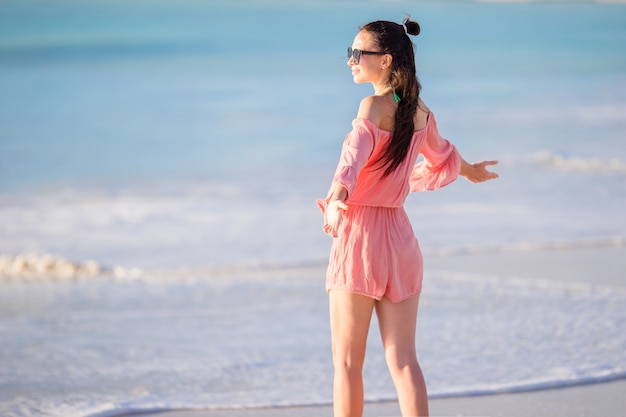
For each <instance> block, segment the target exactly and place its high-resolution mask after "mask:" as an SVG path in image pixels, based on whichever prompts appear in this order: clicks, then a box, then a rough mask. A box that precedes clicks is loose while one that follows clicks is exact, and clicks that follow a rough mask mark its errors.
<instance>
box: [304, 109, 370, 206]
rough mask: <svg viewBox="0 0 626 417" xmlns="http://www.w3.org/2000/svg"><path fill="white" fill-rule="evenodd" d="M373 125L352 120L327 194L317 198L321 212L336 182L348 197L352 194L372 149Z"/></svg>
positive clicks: (364, 121) (366, 121)
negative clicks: (323, 197)
mask: <svg viewBox="0 0 626 417" xmlns="http://www.w3.org/2000/svg"><path fill="white" fill-rule="evenodd" d="M373 127H375V125H374V124H373V123H372V122H371V121H369V120H366V119H355V120H354V121H353V122H352V130H351V131H350V133H348V134H347V135H346V138H345V140H344V142H343V147H342V149H341V157H340V158H339V163H338V164H337V170H336V171H335V175H334V177H333V181H332V183H331V185H330V189H329V190H328V195H327V197H326V199H325V200H317V205H318V207H319V208H320V210H321V211H322V213H324V211H325V209H326V205H327V203H328V199H329V198H330V196H331V194H332V192H333V190H334V189H335V186H336V185H337V184H340V185H342V186H343V187H345V188H346V190H347V191H348V199H349V198H350V195H352V192H353V191H354V187H356V180H357V177H358V176H359V173H360V172H361V169H363V167H364V166H365V165H366V164H367V162H368V160H369V158H370V156H371V155H372V151H373V150H374V136H375V132H374V129H373Z"/></svg>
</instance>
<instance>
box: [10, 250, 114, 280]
mask: <svg viewBox="0 0 626 417" xmlns="http://www.w3.org/2000/svg"><path fill="white" fill-rule="evenodd" d="M104 272H105V270H104V269H103V268H102V267H101V266H100V265H99V264H98V263H97V262H95V261H92V260H88V261H85V262H72V261H69V260H67V259H63V258H60V257H55V256H52V255H48V254H44V255H38V254H23V255H16V256H10V255H4V256H0V281H2V280H21V281H36V280H37V281H39V280H51V281H65V280H72V279H80V278H86V277H95V276H98V275H101V274H103V273H104Z"/></svg>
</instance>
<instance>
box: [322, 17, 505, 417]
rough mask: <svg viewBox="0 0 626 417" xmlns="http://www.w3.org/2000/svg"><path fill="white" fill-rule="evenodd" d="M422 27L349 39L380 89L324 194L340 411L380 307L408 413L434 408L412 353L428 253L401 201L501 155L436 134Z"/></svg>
mask: <svg viewBox="0 0 626 417" xmlns="http://www.w3.org/2000/svg"><path fill="white" fill-rule="evenodd" d="M419 32H420V27H419V25H418V24H417V23H416V22H413V21H410V20H409V19H408V18H407V19H405V21H404V23H403V24H402V25H400V24H397V23H394V22H387V21H376V22H372V23H368V24H367V25H365V26H363V27H362V28H361V30H360V31H359V33H358V34H357V35H356V37H355V38H354V42H353V43H352V47H350V48H348V65H349V66H350V68H351V70H352V76H353V78H354V82H356V83H371V84H372V86H373V87H374V95H372V96H369V97H365V98H364V99H363V100H362V101H361V104H360V106H359V110H358V114H357V117H356V119H354V121H353V122H352V127H353V128H352V131H351V132H350V133H349V134H348V135H347V136H346V139H345V141H344V144H343V148H342V151H341V157H340V161H339V164H338V167H337V171H336V173H335V176H334V178H333V181H332V183H331V187H330V190H329V192H328V196H327V198H326V199H325V200H318V205H319V207H320V209H321V210H322V213H323V214H324V231H325V232H326V233H328V234H329V235H331V236H332V237H333V238H334V239H333V245H332V249H331V254H330V261H329V266H328V271H327V275H326V289H327V291H328V292H329V301H330V327H331V337H332V352H333V364H334V368H335V376H334V384H333V387H334V388H333V393H334V414H335V417H339V416H345V417H347V416H359V417H360V416H361V415H362V413H363V380H362V367H363V362H364V359H365V350H366V340H367V333H368V329H369V326H370V320H371V317H372V313H373V311H374V310H375V311H376V314H377V317H378V322H379V325H380V334H381V338H382V342H383V346H384V350H385V358H386V361H387V365H388V367H389V371H390V373H391V377H392V379H393V382H394V384H395V387H396V391H397V394H398V400H399V403H400V410H401V411H402V415H403V416H427V415H428V400H427V395H426V386H425V383H424V378H423V376H422V372H421V369H420V366H419V364H418V361H417V356H416V353H415V328H416V320H417V308H418V301H419V294H420V291H421V289H422V273H423V265H422V255H421V252H420V248H419V245H418V243H417V239H416V238H415V235H414V233H413V230H412V227H411V224H410V223H409V219H408V217H407V215H406V213H405V211H404V209H403V204H404V201H405V199H406V196H407V195H408V194H409V192H411V191H413V192H415V191H425V190H434V189H437V188H440V187H443V186H445V185H447V184H449V183H450V182H452V181H454V180H455V179H456V178H457V177H458V175H462V176H464V177H466V178H467V179H468V180H469V181H471V182H474V183H477V182H482V181H486V180H489V179H493V178H497V177H498V175H497V174H496V173H493V172H490V171H488V170H487V168H486V167H487V166H489V165H495V164H496V163H497V161H483V162H478V163H474V164H469V163H467V162H465V161H464V160H463V159H462V158H461V156H460V155H459V153H458V151H457V149H456V148H455V147H454V146H453V145H452V144H451V143H450V142H448V141H447V140H445V139H444V138H442V137H441V136H440V135H439V132H438V130H437V123H436V121H435V117H434V115H433V113H432V112H431V111H430V110H429V109H428V107H426V105H425V104H424V102H423V101H422V100H421V99H420V97H419V93H420V88H421V87H420V84H419V82H418V79H417V74H416V70H415V58H414V52H413V43H412V42H411V40H410V39H409V37H408V35H407V34H410V35H418V34H419ZM420 154H421V155H422V156H423V160H422V161H420V162H419V163H417V164H416V161H417V157H418V155H420Z"/></svg>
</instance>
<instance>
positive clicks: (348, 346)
mask: <svg viewBox="0 0 626 417" xmlns="http://www.w3.org/2000/svg"><path fill="white" fill-rule="evenodd" d="M329 301H330V331H331V337H332V350H333V364H334V366H335V378H334V383H333V399H334V401H333V408H334V412H335V417H361V416H362V415H363V374H362V369H363V362H364V360H365V348H366V343H367V333H368V330H369V326H370V321H371V318H372V311H373V310H374V303H375V302H376V300H374V299H373V298H369V297H365V296H362V295H357V294H352V293H349V292H346V291H337V290H332V291H330V294H329Z"/></svg>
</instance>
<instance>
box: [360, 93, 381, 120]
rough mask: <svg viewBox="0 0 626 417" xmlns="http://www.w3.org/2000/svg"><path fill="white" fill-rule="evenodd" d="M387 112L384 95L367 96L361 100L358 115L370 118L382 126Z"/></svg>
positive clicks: (362, 117)
mask: <svg viewBox="0 0 626 417" xmlns="http://www.w3.org/2000/svg"><path fill="white" fill-rule="evenodd" d="M386 112H387V104H386V102H385V99H384V97H381V96H367V97H365V98H363V100H361V104H360V105H359V111H358V113H357V117H358V118H360V119H367V120H370V121H372V122H374V124H376V125H377V126H380V122H381V120H383V118H384V117H385V114H386Z"/></svg>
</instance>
